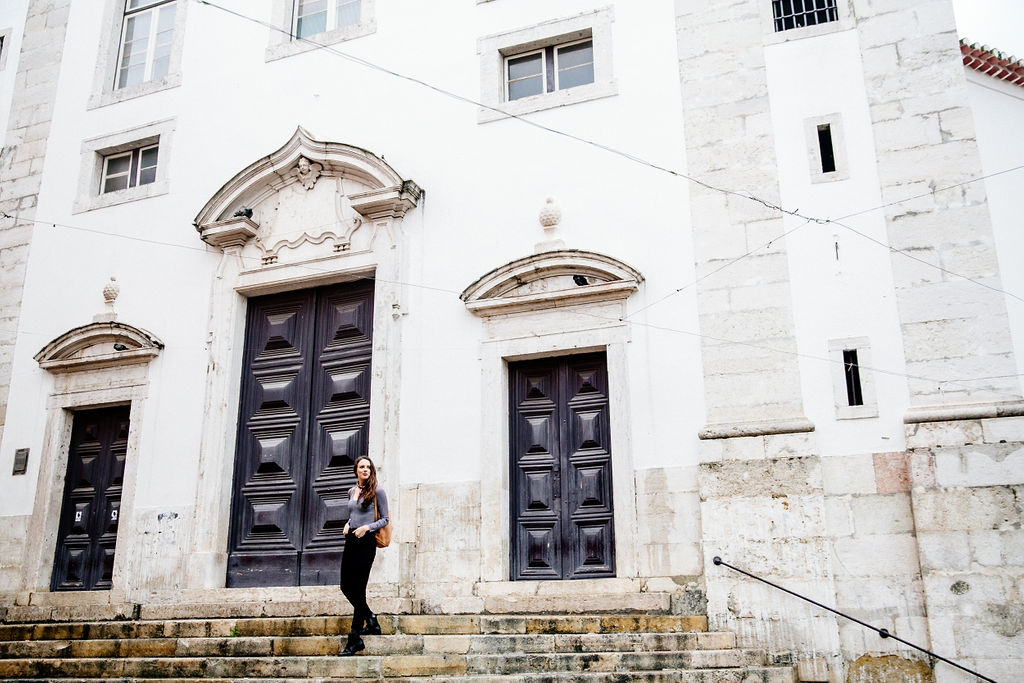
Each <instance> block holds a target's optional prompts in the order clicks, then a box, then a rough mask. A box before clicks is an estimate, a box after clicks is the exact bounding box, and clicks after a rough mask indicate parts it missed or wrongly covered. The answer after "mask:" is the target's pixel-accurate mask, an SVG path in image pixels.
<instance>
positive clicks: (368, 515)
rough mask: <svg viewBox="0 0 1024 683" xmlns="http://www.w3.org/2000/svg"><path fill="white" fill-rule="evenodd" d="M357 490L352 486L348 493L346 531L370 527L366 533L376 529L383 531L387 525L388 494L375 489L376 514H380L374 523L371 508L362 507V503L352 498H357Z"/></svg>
mask: <svg viewBox="0 0 1024 683" xmlns="http://www.w3.org/2000/svg"><path fill="white" fill-rule="evenodd" d="M358 492H359V488H358V487H356V486H353V487H352V488H351V489H349V491H348V530H349V531H350V532H351V531H355V530H356V529H358V528H359V527H361V526H368V527H370V531H369V532H368V533H371V534H372V533H373V532H375V531H376V530H377V529H383V528H384V527H386V526H387V525H388V494H386V493H384V489H382V488H380V487H379V486H378V487H377V512H378V513H380V519H378V520H377V521H374V517H375V516H376V515H375V514H374V510H373V506H372V505H370V506H369V507H366V508H364V507H363V501H362V500H361V499H360V498H358V497H354V496H358Z"/></svg>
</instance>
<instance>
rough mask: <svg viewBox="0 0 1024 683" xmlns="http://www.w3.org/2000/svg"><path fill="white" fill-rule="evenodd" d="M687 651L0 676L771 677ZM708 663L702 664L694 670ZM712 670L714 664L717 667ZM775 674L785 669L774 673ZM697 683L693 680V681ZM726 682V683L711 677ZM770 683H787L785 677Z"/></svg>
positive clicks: (129, 663) (117, 667)
mask: <svg viewBox="0 0 1024 683" xmlns="http://www.w3.org/2000/svg"><path fill="white" fill-rule="evenodd" d="M698 652H699V651H691V652H672V653H665V652H654V653H631V652H614V653H604V652H601V653H576V654H550V653H549V654H528V655H453V654H432V655H389V656H383V657H381V656H373V655H360V656H356V657H212V658H211V657H177V658H162V657H138V658H123V659H92V658H89V659H85V658H82V659H4V660H0V678H3V679H4V680H11V679H39V678H43V679H47V678H49V679H56V678H60V679H67V678H107V679H109V678H130V679H137V678H153V679H159V678H193V679H196V678H200V679H211V678H214V679H215V678H236V679H238V678H251V679H265V678H283V677H287V678H304V679H308V678H354V679H366V678H372V679H377V678H381V677H385V678H389V679H390V678H394V677H399V678H402V677H406V678H408V677H436V676H443V677H463V676H466V675H470V676H480V677H482V678H484V679H488V678H489V679H491V680H494V678H493V677H494V676H515V677H516V678H519V677H521V676H532V675H537V674H571V675H579V674H580V673H617V674H620V675H622V674H636V673H638V672H658V671H666V670H686V671H693V670H698V671H701V670H702V671H714V672H721V671H729V672H740V673H742V674H744V675H745V676H746V677H743V678H736V680H738V681H739V680H742V681H743V683H750V682H751V681H757V680H758V679H757V678H753V679H751V678H749V676H750V672H751V671H752V670H756V671H762V672H771V671H775V669H774V668H771V667H765V666H764V661H763V660H764V653H763V652H761V651H753V650H751V651H733V655H732V657H731V659H732V661H731V662H729V663H724V662H715V663H713V662H712V661H711V660H706V661H703V662H700V661H695V660H694V659H693V655H694V654H697V653H698ZM699 664H708V665H709V666H694V665H699ZM716 664H717V665H716ZM781 671H782V672H785V671H789V672H790V674H792V668H788V669H781ZM697 680H700V679H697ZM711 680H727V679H711ZM777 680H786V679H784V678H782V679H777Z"/></svg>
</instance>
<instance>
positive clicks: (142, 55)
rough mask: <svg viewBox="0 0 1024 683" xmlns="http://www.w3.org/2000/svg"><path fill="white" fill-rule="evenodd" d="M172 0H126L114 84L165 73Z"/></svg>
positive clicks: (151, 78)
mask: <svg viewBox="0 0 1024 683" xmlns="http://www.w3.org/2000/svg"><path fill="white" fill-rule="evenodd" d="M176 9H177V5H176V3H175V1H174V0H127V1H126V4H125V10H124V28H123V30H122V33H121V50H120V54H119V57H118V60H117V62H118V70H117V87H118V88H127V87H129V86H132V85H138V84H139V83H145V82H147V81H155V80H159V79H161V78H163V77H164V76H166V75H167V73H168V71H169V70H170V65H171V48H172V46H173V43H174V14H175V11H176Z"/></svg>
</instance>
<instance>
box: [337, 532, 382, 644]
mask: <svg viewBox="0 0 1024 683" xmlns="http://www.w3.org/2000/svg"><path fill="white" fill-rule="evenodd" d="M376 556H377V534H375V533H367V534H363V537H362V538H356V536H355V534H352V533H349V534H348V535H347V536H345V550H344V552H343V553H342V555H341V592H342V593H344V594H345V597H346V598H348V601H349V602H351V603H352V610H353V612H352V633H359V631H360V630H362V628H363V625H364V624H365V623H366V621H367V620H368V619H369V618H370V617H372V616H373V612H371V611H370V607H369V605H367V604H366V583H367V582H368V581H369V580H370V568H371V567H372V566H373V559H374V558H375V557H376Z"/></svg>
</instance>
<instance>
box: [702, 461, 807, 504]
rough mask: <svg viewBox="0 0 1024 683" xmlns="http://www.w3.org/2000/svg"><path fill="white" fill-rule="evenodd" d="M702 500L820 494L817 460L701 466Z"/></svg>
mask: <svg viewBox="0 0 1024 683" xmlns="http://www.w3.org/2000/svg"><path fill="white" fill-rule="evenodd" d="M698 481H699V482H700V497H701V500H705V501H706V500H710V499H713V498H753V497H759V496H767V497H769V498H771V497H785V496H792V495H798V494H802V493H811V492H816V491H821V488H822V484H821V465H820V460H819V459H818V458H782V459H778V460H769V461H749V462H748V461H731V462H721V463H705V464H703V465H701V466H700V469H699V475H698Z"/></svg>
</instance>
